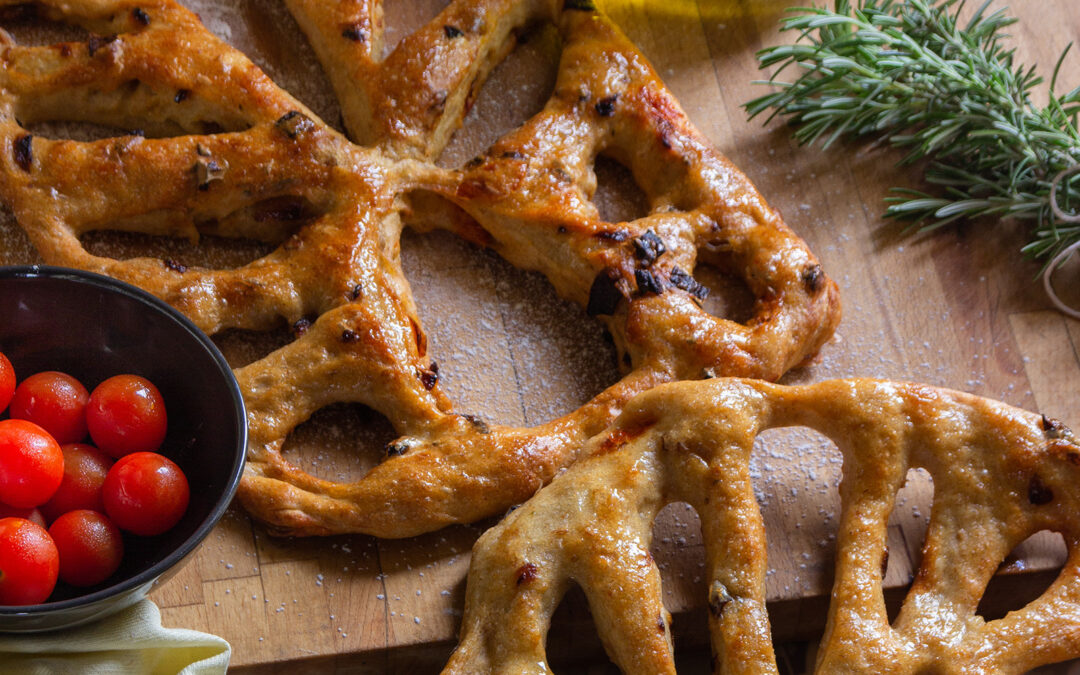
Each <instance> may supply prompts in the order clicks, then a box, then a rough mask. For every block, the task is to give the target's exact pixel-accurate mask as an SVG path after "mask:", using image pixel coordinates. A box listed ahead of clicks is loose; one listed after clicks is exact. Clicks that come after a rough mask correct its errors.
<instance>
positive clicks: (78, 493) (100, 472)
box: [41, 443, 113, 522]
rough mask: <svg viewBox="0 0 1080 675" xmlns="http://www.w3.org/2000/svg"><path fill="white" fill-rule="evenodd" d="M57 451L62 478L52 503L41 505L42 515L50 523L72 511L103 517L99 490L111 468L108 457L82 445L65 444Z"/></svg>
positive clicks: (51, 500) (103, 509)
mask: <svg viewBox="0 0 1080 675" xmlns="http://www.w3.org/2000/svg"><path fill="white" fill-rule="evenodd" d="M60 449H61V450H63V451H64V478H63V480H61V481H60V487H59V488H58V489H57V490H56V492H55V493H53V496H52V499H50V500H49V501H47V502H45V503H44V504H42V505H41V512H42V514H44V516H45V517H46V518H48V519H49V522H52V521H54V520H56V519H57V518H59V517H60V516H62V515H64V514H65V513H67V512H68V511H75V510H76V509H92V510H94V511H100V512H101V513H105V503H104V502H103V501H101V486H102V485H104V484H105V476H106V474H108V473H109V467H111V466H112V464H113V459H112V457H109V456H108V455H106V454H105V453H104V452H102V451H100V450H98V449H97V448H95V447H94V446H92V445H87V444H85V443H68V444H67V445H62V446H60Z"/></svg>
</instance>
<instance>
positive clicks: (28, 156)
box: [11, 134, 34, 171]
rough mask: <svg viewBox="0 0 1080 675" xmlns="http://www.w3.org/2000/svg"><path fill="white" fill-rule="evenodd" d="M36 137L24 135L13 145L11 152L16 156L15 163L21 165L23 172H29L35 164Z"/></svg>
mask: <svg viewBox="0 0 1080 675" xmlns="http://www.w3.org/2000/svg"><path fill="white" fill-rule="evenodd" d="M33 142H34V137H33V136H31V135H30V134H23V135H22V136H19V137H18V138H16V139H15V142H14V143H12V144H11V152H12V154H13V155H14V156H15V163H16V164H18V165H19V168H20V169H22V170H23V171H29V170H30V167H31V165H33V163H34V150H33Z"/></svg>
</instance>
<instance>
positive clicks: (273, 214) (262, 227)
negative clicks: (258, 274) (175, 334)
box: [79, 195, 317, 270]
mask: <svg viewBox="0 0 1080 675" xmlns="http://www.w3.org/2000/svg"><path fill="white" fill-rule="evenodd" d="M316 216H317V213H316V209H315V207H314V206H313V205H312V204H311V203H310V202H309V201H307V200H306V199H304V198H302V197H294V196H291V195H284V196H280V197H272V198H269V199H264V200H261V201H259V202H256V203H254V204H249V205H248V206H245V207H243V208H240V209H238V210H236V211H234V212H233V213H230V214H229V215H227V216H225V217H224V218H220V219H213V218H211V219H206V220H203V221H202V222H199V223H198V224H197V225H196V226H195V227H196V229H197V230H198V232H199V237H198V239H199V241H198V242H197V243H196V242H193V241H192V240H191V239H190V238H188V237H187V234H188V232H189V230H190V228H191V224H190V215H183V214H180V213H179V212H172V211H152V212H149V213H144V214H139V215H137V216H131V217H128V218H122V219H116V220H113V221H111V222H109V223H108V224H107V225H106V226H103V227H102V228H101V229H97V230H91V231H88V232H85V233H83V234H82V235H81V236H80V237H79V240H80V242H81V243H82V245H83V247H85V248H86V250H87V251H89V252H90V253H92V254H93V255H97V256H101V257H105V258H113V259H115V260H127V259H129V258H136V257H146V256H149V257H156V258H161V259H162V260H169V261H172V262H174V263H179V264H180V265H183V266H185V267H204V268H208V269H218V270H224V269H235V268H238V267H242V266H244V265H247V264H248V263H251V262H253V261H255V260H258V259H259V258H262V257H263V256H265V255H267V254H269V253H270V252H272V251H273V250H274V249H275V248H276V247H277V246H278V245H280V244H281V243H282V242H284V241H285V240H286V239H288V238H289V237H290V236H292V235H293V234H295V233H296V232H298V231H299V230H300V229H301V228H303V227H304V226H305V225H307V224H309V223H310V222H311V221H312V220H313V219H314V218H315V217H316ZM145 232H158V233H161V234H146V233H145Z"/></svg>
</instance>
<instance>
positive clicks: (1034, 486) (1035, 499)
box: [1028, 474, 1054, 506]
mask: <svg viewBox="0 0 1080 675" xmlns="http://www.w3.org/2000/svg"><path fill="white" fill-rule="evenodd" d="M1028 501H1029V502H1031V503H1032V504H1034V505H1035V506H1042V505H1043V504H1049V503H1050V502H1052V501H1054V491H1053V490H1051V489H1050V487H1049V486H1048V485H1046V484H1045V483H1043V482H1042V479H1041V478H1039V474H1035V475H1034V476H1032V477H1031V481H1030V482H1029V483H1028Z"/></svg>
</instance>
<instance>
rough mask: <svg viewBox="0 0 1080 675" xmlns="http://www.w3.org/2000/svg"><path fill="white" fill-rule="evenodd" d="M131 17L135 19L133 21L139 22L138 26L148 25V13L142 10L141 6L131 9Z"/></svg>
mask: <svg viewBox="0 0 1080 675" xmlns="http://www.w3.org/2000/svg"><path fill="white" fill-rule="evenodd" d="M131 18H133V19H135V23H137V24H139V25H140V26H149V25H150V15H149V14H147V13H146V12H145V11H143V9H142V8H141V7H136V8H135V9H133V10H131Z"/></svg>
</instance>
